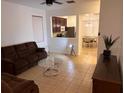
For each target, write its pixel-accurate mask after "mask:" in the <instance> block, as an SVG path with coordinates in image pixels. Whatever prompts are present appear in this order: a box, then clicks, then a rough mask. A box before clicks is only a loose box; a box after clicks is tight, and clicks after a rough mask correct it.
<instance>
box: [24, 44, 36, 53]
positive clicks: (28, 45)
mask: <svg viewBox="0 0 124 93" xmlns="http://www.w3.org/2000/svg"><path fill="white" fill-rule="evenodd" d="M26 47H27V48H28V50H29V53H30V54H33V53H35V52H36V49H37V46H36V45H35V43H34V42H28V43H26Z"/></svg>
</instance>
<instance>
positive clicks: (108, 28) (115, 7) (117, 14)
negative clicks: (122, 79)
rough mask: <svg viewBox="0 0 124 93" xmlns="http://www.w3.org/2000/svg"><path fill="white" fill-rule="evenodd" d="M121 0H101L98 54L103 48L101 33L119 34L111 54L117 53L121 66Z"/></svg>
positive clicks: (114, 35) (115, 35)
mask: <svg viewBox="0 0 124 93" xmlns="http://www.w3.org/2000/svg"><path fill="white" fill-rule="evenodd" d="M122 1H123V0H101V10H100V27H99V28H100V29H99V30H100V33H101V36H100V37H99V49H98V54H100V53H102V52H103V50H104V49H105V47H104V43H103V39H102V35H111V34H112V35H113V38H115V37H117V36H120V39H119V40H118V41H117V42H116V43H115V45H113V46H112V48H111V51H112V54H114V55H117V56H118V58H120V59H121V60H120V61H121V66H122V62H123V60H122V57H123V56H122V55H123V53H122V47H123V46H122V32H123V26H122V25H123V15H122V14H123V11H122V9H123V7H122V4H123V2H122Z"/></svg>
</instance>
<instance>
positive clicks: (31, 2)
mask: <svg viewBox="0 0 124 93" xmlns="http://www.w3.org/2000/svg"><path fill="white" fill-rule="evenodd" d="M3 1H9V2H14V3H17V4H21V5H26V6H30V7H34V8H39V9H47V10H51V9H58V8H65V7H69V6H78V5H79V4H81V3H83V2H91V1H99V0H75V2H76V3H74V4H67V3H66V1H67V0H56V1H59V2H62V3H63V4H62V5H58V4H53V5H52V6H47V5H40V3H42V2H44V1H45V0H3Z"/></svg>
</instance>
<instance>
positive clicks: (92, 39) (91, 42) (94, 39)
mask: <svg viewBox="0 0 124 93" xmlns="http://www.w3.org/2000/svg"><path fill="white" fill-rule="evenodd" d="M98 29H99V14H98V13H89V14H81V15H79V53H80V54H81V53H82V52H83V51H84V50H90V51H92V50H93V51H97V46H98Z"/></svg>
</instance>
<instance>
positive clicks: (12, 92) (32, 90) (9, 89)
mask: <svg viewBox="0 0 124 93" xmlns="http://www.w3.org/2000/svg"><path fill="white" fill-rule="evenodd" d="M1 79H2V80H1V93H39V88H38V86H37V85H36V84H35V83H34V81H32V80H25V79H21V78H17V77H16V76H13V75H10V74H7V73H2V75H1Z"/></svg>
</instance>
